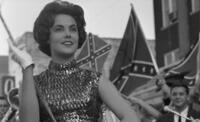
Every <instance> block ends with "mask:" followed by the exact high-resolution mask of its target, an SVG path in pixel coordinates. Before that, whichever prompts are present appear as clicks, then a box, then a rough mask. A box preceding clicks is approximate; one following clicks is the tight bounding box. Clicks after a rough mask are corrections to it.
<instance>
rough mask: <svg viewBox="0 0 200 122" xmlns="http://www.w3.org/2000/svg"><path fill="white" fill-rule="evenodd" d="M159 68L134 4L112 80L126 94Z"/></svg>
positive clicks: (111, 76)
mask: <svg viewBox="0 0 200 122" xmlns="http://www.w3.org/2000/svg"><path fill="white" fill-rule="evenodd" d="M157 71H158V68H157V65H156V63H155V60H154V59H153V56H152V55H151V52H150V50H149V47H148V44H147V42H146V39H145V37H144V35H143V32H142V29H141V27H140V24H139V21H138V19H137V16H136V14H135V12H134V9H133V6H132V8H131V13H130V16H129V20H128V24H127V27H126V30H125V33H124V36H123V39H122V41H121V44H120V47H119V50H118V52H117V55H116V58H115V61H114V64H113V67H112V69H111V72H110V80H111V81H112V82H113V83H114V84H115V85H116V87H117V88H118V89H119V91H121V93H123V94H124V95H126V96H129V95H130V94H131V93H132V92H133V91H134V90H135V89H136V88H138V87H140V86H142V85H144V84H146V83H147V82H148V81H149V80H150V79H151V78H152V77H153V76H155V75H156V74H157Z"/></svg>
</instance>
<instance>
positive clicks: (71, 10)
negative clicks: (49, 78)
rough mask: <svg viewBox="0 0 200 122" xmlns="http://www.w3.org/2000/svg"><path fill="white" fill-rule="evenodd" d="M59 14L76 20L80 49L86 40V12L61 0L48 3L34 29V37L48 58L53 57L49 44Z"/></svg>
mask: <svg viewBox="0 0 200 122" xmlns="http://www.w3.org/2000/svg"><path fill="white" fill-rule="evenodd" d="M58 14H68V15H70V16H72V17H73V18H74V19H75V21H76V23H77V27H78V32H79V44H78V48H80V47H81V46H82V44H83V43H84V41H85V39H86V32H85V25H86V23H85V19H84V11H83V9H82V8H81V7H80V6H79V5H75V4H72V3H69V2H67V1H61V0H58V1H54V2H51V3H48V4H47V5H46V6H45V7H44V8H43V10H42V11H41V12H40V14H39V16H38V18H37V19H36V21H35V23H34V28H33V36H34V39H35V40H36V42H38V44H39V49H40V50H41V51H42V52H44V53H45V54H47V55H48V56H51V51H50V45H49V43H48V40H49V36H50V28H51V27H52V26H53V24H54V21H55V16H56V15H58Z"/></svg>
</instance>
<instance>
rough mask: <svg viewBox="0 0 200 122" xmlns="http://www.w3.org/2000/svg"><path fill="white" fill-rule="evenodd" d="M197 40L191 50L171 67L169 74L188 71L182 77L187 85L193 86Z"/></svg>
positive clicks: (195, 72) (195, 70) (195, 71)
mask: <svg viewBox="0 0 200 122" xmlns="http://www.w3.org/2000/svg"><path fill="white" fill-rule="evenodd" d="M198 47H199V41H198V42H197V43H196V44H195V45H194V47H193V48H192V50H191V51H190V52H189V53H188V55H187V56H186V58H185V59H184V60H183V61H182V62H181V63H180V64H178V65H177V66H175V67H173V68H172V69H171V70H170V71H169V74H168V75H170V74H177V73H181V72H188V73H187V75H186V76H185V77H184V79H185V80H186V82H187V84H188V85H189V86H194V84H195V80H196V74H197V54H198Z"/></svg>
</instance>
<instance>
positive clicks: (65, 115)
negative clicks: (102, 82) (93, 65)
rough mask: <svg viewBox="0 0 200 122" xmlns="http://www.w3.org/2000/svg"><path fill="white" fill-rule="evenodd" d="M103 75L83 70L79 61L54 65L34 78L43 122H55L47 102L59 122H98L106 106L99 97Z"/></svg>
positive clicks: (51, 63) (51, 64)
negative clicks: (103, 105) (103, 107)
mask: <svg viewBox="0 0 200 122" xmlns="http://www.w3.org/2000/svg"><path fill="white" fill-rule="evenodd" d="M99 78H100V73H97V72H94V71H90V70H86V69H81V68H79V67H78V66H77V65H76V61H75V60H74V61H72V62H70V63H68V64H62V65H60V64H57V63H54V62H53V61H51V62H50V64H49V67H48V69H47V70H46V71H44V72H42V73H41V74H39V75H37V76H35V77H34V79H35V86H36V91H37V96H38V99H39V106H40V122H52V120H51V117H50V115H49V113H48V112H47V107H45V105H44V102H43V101H45V102H46V103H47V105H48V108H50V111H51V112H52V114H53V116H54V118H55V119H56V121H57V122H97V121H98V118H99V114H100V112H101V109H100V106H101V104H102V102H101V99H100V97H99V94H98V84H99Z"/></svg>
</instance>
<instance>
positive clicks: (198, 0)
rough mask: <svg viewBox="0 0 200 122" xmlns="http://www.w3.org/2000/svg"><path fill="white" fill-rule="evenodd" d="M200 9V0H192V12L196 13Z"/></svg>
mask: <svg viewBox="0 0 200 122" xmlns="http://www.w3.org/2000/svg"><path fill="white" fill-rule="evenodd" d="M199 10H200V0H191V13H195V12H197V11H199Z"/></svg>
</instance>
